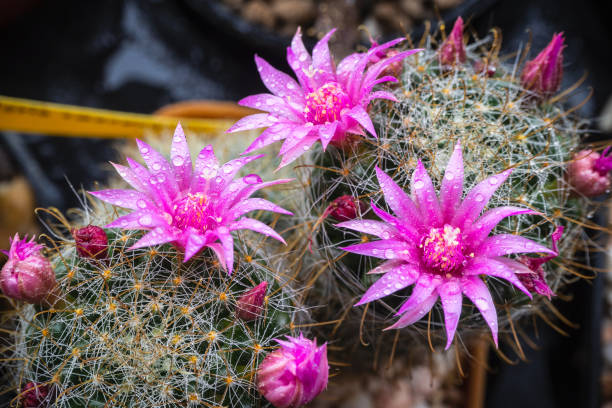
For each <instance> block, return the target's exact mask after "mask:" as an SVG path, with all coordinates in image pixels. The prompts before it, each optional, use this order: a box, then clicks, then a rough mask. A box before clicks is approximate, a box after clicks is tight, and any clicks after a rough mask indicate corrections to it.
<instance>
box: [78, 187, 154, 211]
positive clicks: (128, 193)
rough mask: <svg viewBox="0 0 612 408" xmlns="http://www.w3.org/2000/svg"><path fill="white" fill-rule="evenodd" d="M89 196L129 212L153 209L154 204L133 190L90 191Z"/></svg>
mask: <svg viewBox="0 0 612 408" xmlns="http://www.w3.org/2000/svg"><path fill="white" fill-rule="evenodd" d="M89 194H91V195H92V196H94V197H96V198H99V199H100V200H102V201H106V202H107V203H110V204H112V205H116V206H118V207H123V208H129V209H131V210H144V209H146V208H149V209H150V208H155V204H154V203H153V201H151V200H150V199H149V196H148V195H147V194H144V193H141V192H139V191H135V190H101V191H91V192H90V193H89Z"/></svg>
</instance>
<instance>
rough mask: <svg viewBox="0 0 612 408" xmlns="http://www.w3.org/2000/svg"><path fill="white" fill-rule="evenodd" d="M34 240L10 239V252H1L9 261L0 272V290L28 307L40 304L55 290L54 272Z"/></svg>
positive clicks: (16, 237) (16, 235) (17, 236)
mask: <svg viewBox="0 0 612 408" xmlns="http://www.w3.org/2000/svg"><path fill="white" fill-rule="evenodd" d="M41 249H42V245H39V244H37V243H36V242H34V237H32V239H30V241H27V237H24V238H23V240H19V234H15V237H14V238H13V239H11V248H10V249H9V250H8V251H2V252H4V253H5V254H6V255H8V257H9V259H8V261H7V262H6V263H5V264H4V266H3V267H2V271H1V272H0V288H1V289H2V292H4V294H5V295H6V296H8V297H11V298H13V299H16V300H23V301H25V302H29V303H41V302H42V301H43V300H44V299H45V298H46V297H47V296H48V295H49V294H51V291H52V290H53V288H54V287H55V284H56V281H55V272H53V268H52V267H51V263H50V262H49V260H48V259H47V258H45V257H44V256H43V255H42V254H41V253H40V250H41Z"/></svg>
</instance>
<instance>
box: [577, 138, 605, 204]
mask: <svg viewBox="0 0 612 408" xmlns="http://www.w3.org/2000/svg"><path fill="white" fill-rule="evenodd" d="M609 151H610V147H607V148H606V149H605V150H604V151H603V152H602V153H601V154H599V153H597V152H594V151H593V150H590V149H587V150H582V151H580V152H578V153H576V155H574V160H572V161H571V162H570V164H569V165H568V166H567V175H568V181H569V183H570V185H571V186H572V187H574V190H576V192H577V193H579V194H582V195H583V196H585V197H597V196H598V195H601V194H603V193H605V192H606V191H608V190H609V189H610V175H609V172H610V170H612V155H608V153H609Z"/></svg>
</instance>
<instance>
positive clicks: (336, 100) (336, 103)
mask: <svg viewBox="0 0 612 408" xmlns="http://www.w3.org/2000/svg"><path fill="white" fill-rule="evenodd" d="M349 107H350V99H349V97H348V95H347V94H346V93H345V92H344V91H343V90H342V88H341V87H340V85H339V84H338V83H336V82H328V83H326V84H325V85H323V86H322V87H320V88H319V89H317V90H316V91H313V92H311V93H309V94H308V95H306V107H305V108H304V115H305V116H306V120H307V121H308V122H310V123H313V124H317V125H321V124H325V123H330V122H334V121H336V120H339V119H340V113H341V112H342V111H343V110H344V109H347V108H349Z"/></svg>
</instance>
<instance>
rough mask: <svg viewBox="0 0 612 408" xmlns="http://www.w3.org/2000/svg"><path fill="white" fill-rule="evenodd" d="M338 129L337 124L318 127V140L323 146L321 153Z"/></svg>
mask: <svg viewBox="0 0 612 408" xmlns="http://www.w3.org/2000/svg"><path fill="white" fill-rule="evenodd" d="M337 127H338V122H332V123H327V124H325V125H322V126H319V140H320V141H321V144H322V145H323V151H325V149H327V145H328V144H329V142H331V140H332V137H334V135H335V134H336V129H337Z"/></svg>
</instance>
